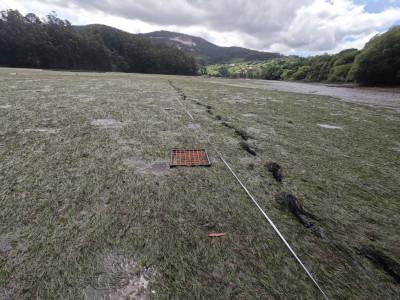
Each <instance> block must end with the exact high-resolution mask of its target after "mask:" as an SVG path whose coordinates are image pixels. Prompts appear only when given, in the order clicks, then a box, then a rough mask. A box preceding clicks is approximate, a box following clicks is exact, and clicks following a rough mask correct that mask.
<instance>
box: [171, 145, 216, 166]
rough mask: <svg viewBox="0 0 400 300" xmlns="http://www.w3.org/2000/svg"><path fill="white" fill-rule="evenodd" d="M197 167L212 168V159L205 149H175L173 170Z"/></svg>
mask: <svg viewBox="0 0 400 300" xmlns="http://www.w3.org/2000/svg"><path fill="white" fill-rule="evenodd" d="M196 166H202V167H209V166H211V162H210V158H209V157H208V153H207V151H206V150H205V149H193V150H187V149H173V150H172V151H171V163H170V167H171V168H174V167H196Z"/></svg>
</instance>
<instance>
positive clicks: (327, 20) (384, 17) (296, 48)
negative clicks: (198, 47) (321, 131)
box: [0, 0, 400, 55]
mask: <svg viewBox="0 0 400 300" xmlns="http://www.w3.org/2000/svg"><path fill="white" fill-rule="evenodd" d="M3 9H18V10H19V11H20V12H21V13H23V14H25V13H28V12H33V13H35V14H37V15H39V16H41V17H43V16H45V15H46V14H48V13H49V12H51V11H56V12H57V14H58V16H59V17H61V18H63V19H68V20H70V21H71V22H72V23H73V24H80V25H83V24H93V23H100V24H106V25H110V26H114V27H117V28H120V29H123V30H126V31H128V32H132V33H144V32H150V31H155V30H169V31H177V32H182V33H187V34H192V35H196V36H200V37H202V38H205V39H206V40H209V41H210V42H213V43H216V44H218V45H221V46H232V45H234V46H242V47H246V48H252V49H257V50H266V51H274V52H281V53H284V54H302V55H311V54H318V53H324V52H329V53H333V52H338V51H340V50H343V49H346V48H362V47H363V46H364V45H365V43H366V42H367V41H368V40H369V39H370V38H371V37H373V36H374V35H375V34H377V33H380V32H383V31H386V30H387V29H389V28H390V27H391V26H393V25H396V24H398V25H400V0H285V1H276V0H218V1H216V0H169V1H165V0H119V1H111V0H1V2H0V10H3Z"/></svg>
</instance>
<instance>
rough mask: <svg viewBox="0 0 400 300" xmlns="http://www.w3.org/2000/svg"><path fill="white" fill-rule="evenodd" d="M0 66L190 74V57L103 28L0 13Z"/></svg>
mask: <svg viewBox="0 0 400 300" xmlns="http://www.w3.org/2000/svg"><path fill="white" fill-rule="evenodd" d="M0 66H7V67H26V68H44V69H75V70H94V71H121V72H138V73H158V74H182V75H192V74H196V72H197V65H196V62H195V60H194V58H192V57H189V56H187V55H185V54H184V53H183V52H182V51H180V50H179V49H177V48H175V47H169V46H165V45H156V44H154V43H152V42H150V41H148V40H146V39H145V38H143V37H140V36H138V35H134V34H130V33H127V32H124V31H121V30H118V29H116V28H112V27H108V26H104V25H89V26H72V25H71V23H70V22H69V21H68V20H62V19H60V18H58V17H57V15H56V14H55V13H51V14H49V15H48V16H46V17H45V18H44V19H40V18H39V17H38V16H36V15H35V14H32V13H29V14H27V15H25V16H23V15H22V14H20V13H19V11H17V10H7V11H1V12H0Z"/></svg>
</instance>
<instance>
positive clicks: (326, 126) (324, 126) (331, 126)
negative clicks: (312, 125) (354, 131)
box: [318, 124, 343, 129]
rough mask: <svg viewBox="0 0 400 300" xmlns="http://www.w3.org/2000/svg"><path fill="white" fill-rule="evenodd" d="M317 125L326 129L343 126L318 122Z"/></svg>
mask: <svg viewBox="0 0 400 300" xmlns="http://www.w3.org/2000/svg"><path fill="white" fill-rule="evenodd" d="M318 126H319V127H321V128H326V129H343V127H340V126H336V125H329V124H318Z"/></svg>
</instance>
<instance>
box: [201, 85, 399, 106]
mask: <svg viewBox="0 0 400 300" xmlns="http://www.w3.org/2000/svg"><path fill="white" fill-rule="evenodd" d="M208 81H210V82H214V83H218V84H224V85H229V86H237V87H245V88H259V89H267V90H274V91H283V92H293V93H300V94H315V95H322V96H330V97H334V98H338V99H341V100H343V101H346V102H352V103H362V104H367V105H377V106H383V107H388V108H393V109H396V110H398V111H400V88H381V87H357V86H353V85H333V84H323V83H304V82H289V81H275V80H243V79H214V80H208Z"/></svg>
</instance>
